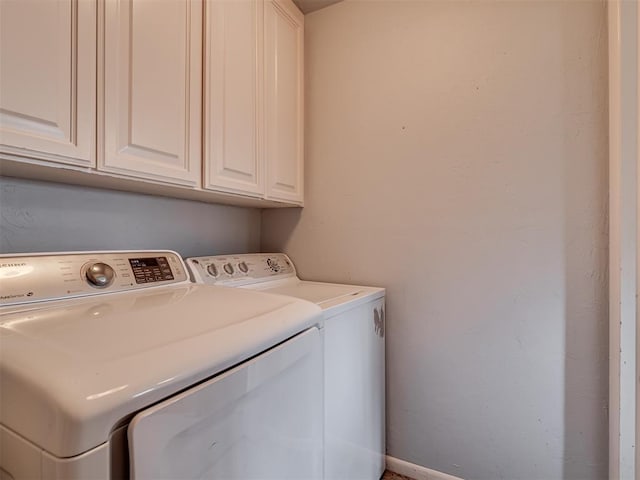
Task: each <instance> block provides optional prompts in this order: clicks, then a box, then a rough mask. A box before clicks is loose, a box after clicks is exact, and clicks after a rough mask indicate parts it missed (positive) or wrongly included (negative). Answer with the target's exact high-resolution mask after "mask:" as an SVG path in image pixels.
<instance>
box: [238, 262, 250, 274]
mask: <svg viewBox="0 0 640 480" xmlns="http://www.w3.org/2000/svg"><path fill="white" fill-rule="evenodd" d="M238 270H240V271H241V272H242V273H247V272H248V271H249V266H248V265H247V262H240V263H239V264H238Z"/></svg>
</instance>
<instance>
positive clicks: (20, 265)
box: [0, 262, 27, 268]
mask: <svg viewBox="0 0 640 480" xmlns="http://www.w3.org/2000/svg"><path fill="white" fill-rule="evenodd" d="M26 266H27V264H26V262H23V263H0V268H10V267H26Z"/></svg>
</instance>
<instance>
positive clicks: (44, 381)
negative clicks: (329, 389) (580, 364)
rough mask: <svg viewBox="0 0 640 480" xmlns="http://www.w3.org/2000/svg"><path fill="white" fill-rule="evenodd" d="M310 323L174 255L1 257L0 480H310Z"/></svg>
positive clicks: (292, 308)
mask: <svg viewBox="0 0 640 480" xmlns="http://www.w3.org/2000/svg"><path fill="white" fill-rule="evenodd" d="M320 321H321V310H320V308H318V306H316V305H314V304H312V303H309V302H304V301H300V300H296V299H292V298H290V297H284V296H276V295H269V294H265V293H261V292H252V291H247V290H240V289H230V288H224V287H215V286H208V285H194V284H192V283H191V282H190V281H189V279H188V276H187V272H186V267H185V265H184V263H183V261H182V259H181V258H180V257H179V256H178V255H177V254H176V253H174V252H169V251H147V252H99V253H67V254H29V255H9V256H7V255H4V256H0V478H2V479H3V480H7V479H12V478H15V479H65V480H68V479H105V480H106V479H115V478H132V479H159V478H163V479H181V480H182V479H191V478H209V479H223V478H224V479H242V480H247V479H274V480H276V479H277V480H281V479H291V480H294V479H295V480H299V479H303V478H304V479H320V478H322V471H323V464H322V462H323V452H322V449H323V445H322V442H323V422H322V418H321V415H318V412H321V411H322V408H323V400H322V398H323V397H322V388H323V385H322V383H323V382H322V368H323V366H322V336H321V334H320V332H319V330H318V324H319V322H320Z"/></svg>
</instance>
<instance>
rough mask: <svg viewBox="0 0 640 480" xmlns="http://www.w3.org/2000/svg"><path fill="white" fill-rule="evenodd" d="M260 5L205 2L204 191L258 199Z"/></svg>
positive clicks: (260, 163)
mask: <svg viewBox="0 0 640 480" xmlns="http://www.w3.org/2000/svg"><path fill="white" fill-rule="evenodd" d="M263 11H264V4H263V2H262V1H256V0H245V1H239V2H219V1H207V2H205V19H206V21H205V32H204V45H205V76H204V79H205V80H204V100H205V101H204V152H205V158H206V161H205V168H204V187H205V188H208V189H213V190H224V191H230V192H237V193H244V194H247V195H253V196H258V197H260V196H262V195H263V193H264V186H263V171H264V168H263V166H264V165H263V159H264V155H263V152H262V127H261V126H262V118H263V116H262V110H263V109H262V102H263V89H262V61H263V54H262V48H261V47H262V32H263V27H262V24H263Z"/></svg>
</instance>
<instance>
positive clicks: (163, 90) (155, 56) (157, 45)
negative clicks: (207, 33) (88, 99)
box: [100, 0, 202, 185]
mask: <svg viewBox="0 0 640 480" xmlns="http://www.w3.org/2000/svg"><path fill="white" fill-rule="evenodd" d="M201 20H202V3H201V2H200V1H199V0H117V1H116V0H110V1H108V2H105V36H104V152H103V155H102V157H101V161H100V168H101V169H102V170H104V171H110V172H115V173H122V174H127V175H132V176H135V177H141V178H148V179H152V180H160V181H166V182H171V183H179V184H186V185H197V184H198V183H199V182H198V181H199V177H200V166H201V147H200V138H201V134H200V128H201V118H200V116H201V113H200V112H201V107H200V102H201V93H200V88H201V79H200V76H201V64H202V59H201V51H202V49H201V32H202V26H201Z"/></svg>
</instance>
